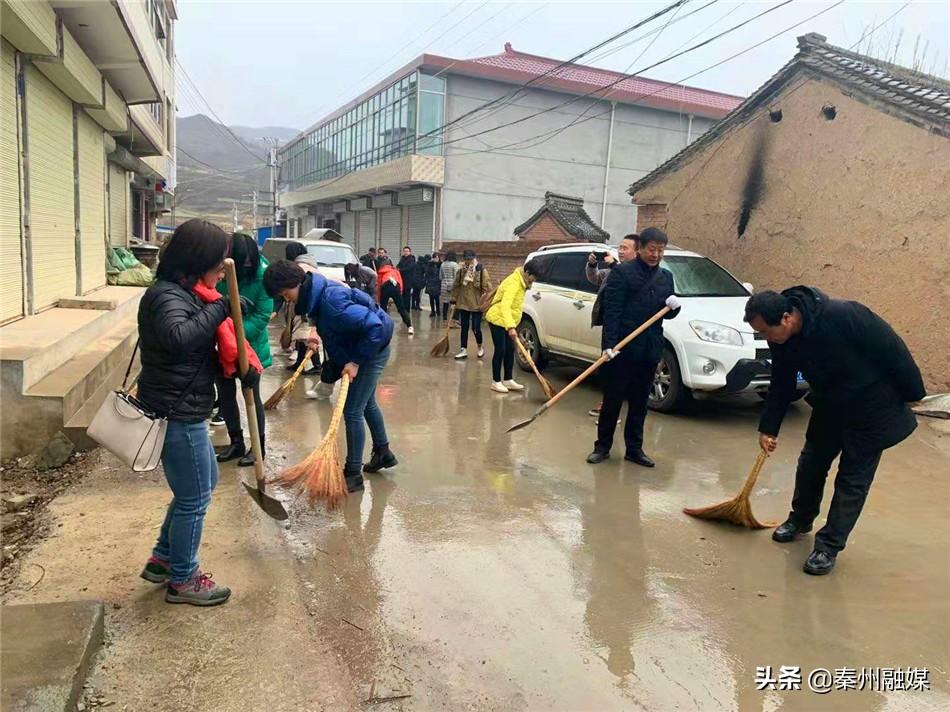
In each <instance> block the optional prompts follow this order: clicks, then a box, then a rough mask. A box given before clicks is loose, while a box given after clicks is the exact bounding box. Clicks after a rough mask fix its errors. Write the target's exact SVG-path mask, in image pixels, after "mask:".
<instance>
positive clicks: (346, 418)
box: [343, 346, 389, 468]
mask: <svg viewBox="0 0 950 712" xmlns="http://www.w3.org/2000/svg"><path fill="white" fill-rule="evenodd" d="M387 361H389V347H388V346H387V347H386V348H385V349H383V350H382V351H380V352H379V353H378V354H377V355H376V356H375V357H374V358H372V359H370V360H369V361H367V362H366V363H364V364H363V365H362V366H360V370H359V373H357V374H356V380H354V381H353V382H352V383H351V384H350V390H349V393H348V394H347V396H346V405H345V406H344V407H343V422H344V423H346V465H347V467H351V468H358V467H362V465H363V447H364V446H365V445H366V428H364V427H363V420H364V419H365V420H366V424H367V425H369V432H370V435H371V436H372V438H373V447H380V446H382V445H388V444H389V438H388V437H387V436H386V423H385V422H383V411H381V410H380V409H379V405H378V404H377V403H376V386H377V385H378V384H379V378H380V376H382V375H383V369H384V368H386V362H387Z"/></svg>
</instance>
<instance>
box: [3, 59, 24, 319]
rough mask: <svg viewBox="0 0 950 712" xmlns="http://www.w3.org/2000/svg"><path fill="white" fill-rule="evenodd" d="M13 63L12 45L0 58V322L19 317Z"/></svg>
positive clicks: (20, 275)
mask: <svg viewBox="0 0 950 712" xmlns="http://www.w3.org/2000/svg"><path fill="white" fill-rule="evenodd" d="M18 123H19V122H18V120H17V101H16V63H15V61H14V52H13V47H12V45H9V44H7V43H6V42H3V43H2V56H0V273H2V274H3V279H0V322H4V321H7V320H8V319H15V318H16V317H18V316H23V251H22V249H21V242H20V234H21V233H20V158H19V152H20V148H19V146H20V144H19V139H18V138H17V124H18Z"/></svg>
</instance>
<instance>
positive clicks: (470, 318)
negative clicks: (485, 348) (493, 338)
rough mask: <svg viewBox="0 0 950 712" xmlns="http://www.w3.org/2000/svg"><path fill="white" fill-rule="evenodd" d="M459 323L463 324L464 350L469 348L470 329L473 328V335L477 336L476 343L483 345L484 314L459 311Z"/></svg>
mask: <svg viewBox="0 0 950 712" xmlns="http://www.w3.org/2000/svg"><path fill="white" fill-rule="evenodd" d="M458 315H459V321H460V322H461V323H462V348H463V349H467V348H468V327H469V324H471V326H472V333H473V334H475V343H476V344H478V345H479V346H481V345H482V313H481V312H480V311H466V310H465V309H459V310H458Z"/></svg>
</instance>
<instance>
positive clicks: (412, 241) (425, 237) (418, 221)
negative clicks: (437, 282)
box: [406, 203, 433, 257]
mask: <svg viewBox="0 0 950 712" xmlns="http://www.w3.org/2000/svg"><path fill="white" fill-rule="evenodd" d="M406 209H407V210H408V211H409V247H411V248H412V252H413V254H415V255H416V256H417V257H421V256H422V255H428V254H430V253H431V252H432V245H433V242H432V203H429V204H427V205H411V206H409V207H408V208H406Z"/></svg>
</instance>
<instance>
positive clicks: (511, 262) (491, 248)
mask: <svg viewBox="0 0 950 712" xmlns="http://www.w3.org/2000/svg"><path fill="white" fill-rule="evenodd" d="M545 217H547V216H545ZM538 222H541V221H540V220H539V221H538ZM562 242H573V240H565V239H564V237H563V235H562V236H559V237H557V238H556V239H551V240H515V241H512V242H495V241H484V242H446V243H444V244H443V245H442V252H443V253H445V252H448V251H449V250H452V251H453V252H455V254H456V255H458V259H459V262H461V261H462V253H463V252H465V250H475V254H476V255H478V261H479V262H481V263H482V264H483V265H485V268H486V269H487V270H488V275H489V276H490V277H491V280H492V283H493V284H498V283H499V282H500V281H501V280H502V279H504V278H505V277H507V276H508V275H509V274H511V273H512V272H514V271H515V269H516V268H518V267H520V266H521V265H523V264H524V260H525V257H527V256H528V255H529V254H531V253H532V252H534V251H535V250H537V249H538V248H539V247H541V246H542V245H549V244H558V243H562Z"/></svg>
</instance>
